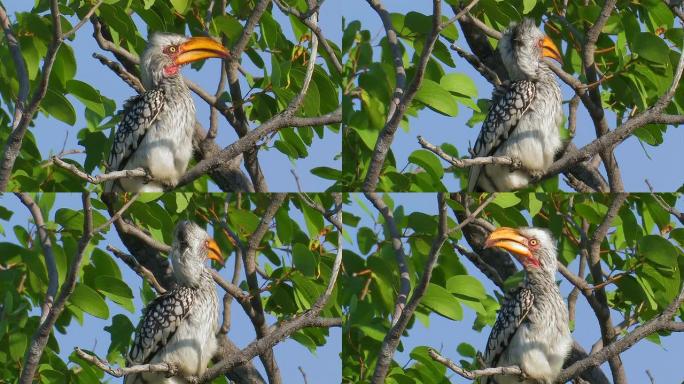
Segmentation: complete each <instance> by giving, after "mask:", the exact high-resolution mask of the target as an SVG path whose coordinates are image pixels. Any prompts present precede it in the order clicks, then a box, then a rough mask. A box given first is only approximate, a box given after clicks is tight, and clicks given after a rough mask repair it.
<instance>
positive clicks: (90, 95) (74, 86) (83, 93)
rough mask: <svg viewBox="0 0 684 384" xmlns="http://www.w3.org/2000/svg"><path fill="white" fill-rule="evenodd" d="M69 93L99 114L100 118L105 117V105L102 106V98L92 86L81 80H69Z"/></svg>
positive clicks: (67, 86)
mask: <svg viewBox="0 0 684 384" xmlns="http://www.w3.org/2000/svg"><path fill="white" fill-rule="evenodd" d="M66 89H67V91H68V92H69V93H70V94H72V95H74V96H75V97H76V98H77V99H78V101H80V102H81V103H83V105H85V106H86V107H88V108H90V110H92V111H93V112H95V113H97V114H98V116H100V117H104V116H105V108H104V104H102V96H100V93H99V92H98V91H96V90H95V88H93V87H92V86H90V84H87V83H84V82H82V81H79V80H69V81H67V84H66Z"/></svg>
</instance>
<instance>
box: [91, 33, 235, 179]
mask: <svg viewBox="0 0 684 384" xmlns="http://www.w3.org/2000/svg"><path fill="white" fill-rule="evenodd" d="M209 57H222V58H226V57H228V50H227V49H226V48H224V47H223V46H221V45H220V44H219V43H218V42H215V41H214V40H212V39H210V38H208V37H193V38H188V37H185V36H180V35H175V34H169V33H153V34H151V36H150V41H149V42H148V44H147V47H146V48H145V51H144V52H143V54H142V56H141V58H140V72H141V80H142V83H143V85H144V86H145V89H147V91H146V92H144V93H143V94H141V95H139V96H136V97H133V98H131V99H129V100H128V101H127V102H126V104H125V105H124V108H123V114H122V120H121V123H120V124H119V127H118V128H117V131H116V134H115V136H114V144H113V145H112V149H111V152H110V155H109V164H108V167H107V168H108V171H109V172H111V171H121V170H125V169H136V168H142V169H144V170H145V171H146V172H147V174H148V176H149V178H147V179H146V178H140V177H130V178H129V177H127V178H121V179H117V180H116V181H113V182H108V183H106V184H105V188H104V190H105V192H119V191H126V192H163V191H165V190H167V189H170V188H172V187H174V186H175V185H176V184H177V183H178V181H179V179H180V178H181V176H182V175H183V174H184V173H185V170H186V168H187V166H188V163H189V162H190V158H191V157H192V151H193V148H192V137H193V134H194V131H195V104H194V102H193V100H192V98H191V96H190V91H189V90H188V87H187V86H186V85H185V82H184V81H183V77H182V76H181V74H180V68H181V67H182V66H183V65H185V64H188V63H190V62H193V61H197V60H202V59H206V58H209Z"/></svg>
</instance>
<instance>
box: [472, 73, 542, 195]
mask: <svg viewBox="0 0 684 384" xmlns="http://www.w3.org/2000/svg"><path fill="white" fill-rule="evenodd" d="M535 92H536V86H535V84H534V82H532V81H529V80H520V81H515V82H512V83H510V85H509V87H508V88H507V89H506V90H505V91H504V92H502V94H500V93H499V91H495V92H494V95H493V100H492V106H491V107H490V108H489V112H488V113H487V118H486V119H485V121H484V123H483V124H482V129H481V130H480V135H479V136H478V137H477V140H476V141H475V147H474V148H473V152H474V156H475V157H484V156H492V155H493V154H494V152H496V150H497V148H499V146H500V145H501V143H502V142H503V141H505V140H506V139H507V138H508V136H509V135H510V133H511V131H512V130H513V129H515V127H516V126H517V125H518V121H520V118H521V117H522V116H523V114H525V112H526V111H527V109H528V108H529V107H530V104H531V103H532V100H533V99H534V95H535ZM481 171H482V166H472V167H470V177H469V178H468V192H472V191H474V190H475V187H476V186H477V179H478V177H479V176H480V173H481Z"/></svg>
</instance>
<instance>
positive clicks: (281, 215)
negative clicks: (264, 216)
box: [275, 209, 293, 243]
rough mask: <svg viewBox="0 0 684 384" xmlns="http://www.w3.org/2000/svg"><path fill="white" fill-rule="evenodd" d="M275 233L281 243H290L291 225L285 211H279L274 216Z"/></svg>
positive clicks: (290, 220)
mask: <svg viewBox="0 0 684 384" xmlns="http://www.w3.org/2000/svg"><path fill="white" fill-rule="evenodd" d="M275 222H276V233H277V234H278V238H279V239H280V241H282V242H283V243H290V242H292V233H293V229H292V226H293V223H292V219H290V216H289V215H288V212H287V211H286V210H285V209H279V210H278V212H276V214H275Z"/></svg>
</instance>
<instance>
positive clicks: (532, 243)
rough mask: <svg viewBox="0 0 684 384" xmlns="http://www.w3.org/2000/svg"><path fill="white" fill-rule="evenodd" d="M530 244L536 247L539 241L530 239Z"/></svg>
mask: <svg viewBox="0 0 684 384" xmlns="http://www.w3.org/2000/svg"><path fill="white" fill-rule="evenodd" d="M530 245H531V246H533V247H536V246H537V245H539V241H537V239H530Z"/></svg>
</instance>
